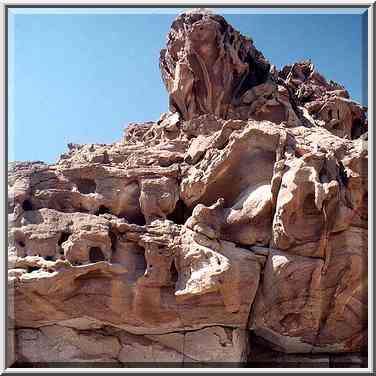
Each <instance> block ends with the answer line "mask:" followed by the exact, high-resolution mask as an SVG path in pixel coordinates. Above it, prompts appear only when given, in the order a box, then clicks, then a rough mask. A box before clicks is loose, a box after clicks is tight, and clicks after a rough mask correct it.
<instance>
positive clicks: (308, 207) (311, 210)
mask: <svg viewBox="0 0 376 376" xmlns="http://www.w3.org/2000/svg"><path fill="white" fill-rule="evenodd" d="M303 213H304V214H305V215H320V214H321V212H320V210H318V209H317V207H316V203H315V195H314V194H313V193H310V194H309V195H307V197H306V198H305V200H304V203H303Z"/></svg>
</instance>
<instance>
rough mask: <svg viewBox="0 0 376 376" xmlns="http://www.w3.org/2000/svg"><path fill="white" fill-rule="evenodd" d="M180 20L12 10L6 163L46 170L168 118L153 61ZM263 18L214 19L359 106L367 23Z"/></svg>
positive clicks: (333, 17)
mask: <svg viewBox="0 0 376 376" xmlns="http://www.w3.org/2000/svg"><path fill="white" fill-rule="evenodd" d="M180 11H181V10H180V9H179V10H178V9H175V10H172V9H169V10H159V12H158V11H154V12H152V13H150V12H151V11H150V10H146V9H144V10H143V11H142V12H143V13H136V14H127V11H126V10H121V13H119V10H117V9H106V10H103V11H96V12H93V10H91V11H88V10H81V11H77V10H75V11H69V10H68V9H65V10H59V11H53V12H51V11H46V10H44V11H43V10H38V9H32V10H31V9H28V10H22V9H18V10H12V11H11V12H10V16H9V34H8V38H9V55H8V59H9V60H8V61H9V76H8V80H9V81H8V85H9V86H8V87H9V103H8V105H9V107H8V108H9V111H8V114H9V128H8V131H9V143H8V145H9V149H8V155H9V160H10V161H12V160H43V161H46V162H49V163H53V162H55V161H56V160H57V158H58V156H59V155H60V154H62V153H64V152H66V151H67V146H66V145H67V143H68V142H73V143H112V142H115V141H118V140H120V138H121V136H122V131H123V128H124V126H126V125H127V124H128V123H129V122H142V121H151V120H157V119H158V118H159V116H160V114H161V113H162V112H165V111H167V109H168V100H167V93H166V90H165V88H164V86H163V83H162V80H161V78H160V73H159V65H158V64H159V51H160V49H161V48H162V47H164V45H165V40H166V34H167V32H168V30H169V28H170V25H171V22H172V21H173V19H174V18H175V17H176V15H177V14H178V13H179V12H180ZM162 12H163V13H162ZM166 12H167V14H166ZM227 12H229V11H227ZM268 12H269V13H266V14H265V11H262V10H261V11H260V10H258V12H256V13H255V12H254V13H245V11H244V10H239V11H234V10H232V11H230V13H229V14H227V13H226V11H223V10H222V11H221V10H220V9H218V10H217V13H222V14H223V15H224V16H225V18H226V19H227V21H228V22H229V23H231V24H232V25H233V26H234V27H235V28H236V29H238V30H239V31H240V32H241V33H243V34H245V35H247V36H250V37H251V38H252V39H253V40H254V42H255V45H256V47H257V48H258V49H259V50H261V51H262V52H263V53H264V55H265V56H266V57H267V58H268V59H269V61H270V62H271V63H272V64H275V65H276V66H277V67H278V68H280V67H282V66H283V65H286V64H291V63H293V62H295V61H298V60H302V59H306V58H310V59H311V60H312V61H313V63H314V64H316V66H317V68H318V69H319V70H320V71H321V72H322V73H323V74H324V76H325V77H326V78H328V79H333V80H335V81H338V82H340V83H342V84H344V85H345V86H346V88H347V89H348V90H349V92H350V95H351V97H352V98H353V99H355V100H357V101H359V102H361V103H363V104H365V105H366V104H367V96H366V92H367V87H366V80H365V79H366V77H364V76H363V79H362V73H366V69H367V66H366V59H367V55H366V54H367V50H366V48H367V34H366V31H367V24H366V22H367V21H366V16H365V15H361V12H359V11H356V12H355V14H354V12H349V11H346V14H338V11H336V13H334V12H332V14H308V12H302V13H293V12H292V11H291V10H289V11H288V12H286V11H284V12H283V13H281V12H276V11H274V12H270V11H268ZM257 13H264V14H257ZM329 13H330V12H329ZM351 13H353V14H351ZM364 78H365V79H364Z"/></svg>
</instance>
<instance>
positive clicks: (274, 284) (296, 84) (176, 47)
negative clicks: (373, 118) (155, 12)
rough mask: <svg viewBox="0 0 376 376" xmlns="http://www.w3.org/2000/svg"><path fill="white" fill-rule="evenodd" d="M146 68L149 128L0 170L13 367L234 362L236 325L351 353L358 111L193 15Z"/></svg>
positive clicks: (308, 349)
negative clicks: (153, 75)
mask: <svg viewBox="0 0 376 376" xmlns="http://www.w3.org/2000/svg"><path fill="white" fill-rule="evenodd" d="M160 67H161V72H162V78H163V80H164V82H165V84H166V87H167V90H168V92H169V96H170V111H169V112H167V113H165V114H162V116H161V117H160V119H159V120H158V121H156V122H149V123H143V124H131V125H129V127H127V128H126V129H125V133H124V136H123V138H122V140H121V141H119V142H117V143H114V144H111V145H103V144H90V145H76V144H69V145H68V147H69V150H68V152H67V153H65V154H63V155H61V157H60V159H59V160H58V161H57V163H56V164H53V165H47V164H45V163H43V162H14V163H11V164H10V165H9V179H8V183H9V187H8V223H9V228H8V234H9V236H8V239H9V253H8V254H9V262H8V267H9V271H8V288H9V299H10V301H9V307H10V309H9V323H10V324H9V328H10V330H9V337H10V340H9V347H10V348H13V349H15V354H14V356H13V357H12V361H15V360H16V361H17V362H19V363H40V364H49V363H51V364H53V363H54V364H58V363H67V362H68V363H75V362H84V363H91V362H92V363H93V364H94V363H95V362H101V363H109V364H110V363H111V364H113V365H114V366H124V365H127V364H128V365H129V364H132V363H142V362H151V363H158V362H159V363H161V362H162V363H163V362H167V363H174V364H178V365H183V364H184V363H190V362H198V363H199V364H206V363H211V362H212V363H229V364H230V363H231V364H234V365H239V364H243V363H245V362H247V358H248V356H249V354H250V352H251V353H252V339H251V340H249V337H250V334H251V333H252V336H255V335H256V336H257V337H258V338H260V339H262V340H263V341H264V342H265V343H267V345H268V346H269V348H270V349H272V350H273V351H279V352H283V353H301V354H306V353H316V352H317V353H326V354H327V353H334V354H335V353H347V352H359V351H364V350H366V348H367V280H368V279H367V254H368V248H367V228H368V215H367V214H368V190H367V187H368V167H367V162H368V153H367V118H366V108H365V107H363V106H361V105H359V104H358V103H356V102H354V101H352V100H350V99H349V94H348V93H347V91H346V90H345V89H344V88H343V87H342V86H341V85H339V84H337V83H334V82H333V81H326V79H325V78H324V77H323V76H322V75H320V74H319V73H318V72H317V71H316V70H315V68H314V66H313V65H312V63H311V62H309V61H305V62H300V63H297V64H293V65H292V66H286V67H284V68H283V69H282V70H281V71H278V70H277V69H276V68H275V67H274V66H272V65H270V64H269V62H268V61H267V60H266V58H264V56H263V55H262V53H261V52H259V51H258V50H257V49H256V47H255V45H254V43H253V42H252V41H251V40H250V39H249V38H246V37H244V36H242V35H241V34H240V33H239V32H238V31H236V30H234V29H233V28H232V27H231V26H230V25H229V24H227V22H226V21H225V19H224V18H223V17H221V16H217V15H212V14H208V13H206V12H201V11H193V12H189V13H184V14H182V15H180V16H179V17H178V18H177V19H176V20H175V21H174V23H173V25H172V27H171V31H170V33H169V34H168V38H167V47H166V49H164V50H162V51H161V58H160ZM252 338H253V337H252ZM256 346H257V344H256ZM304 359H305V358H304Z"/></svg>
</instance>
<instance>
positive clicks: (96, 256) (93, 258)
mask: <svg viewBox="0 0 376 376" xmlns="http://www.w3.org/2000/svg"><path fill="white" fill-rule="evenodd" d="M89 259H90V262H99V261H104V260H105V257H104V254H103V252H102V250H101V249H100V248H99V247H91V248H90V251H89Z"/></svg>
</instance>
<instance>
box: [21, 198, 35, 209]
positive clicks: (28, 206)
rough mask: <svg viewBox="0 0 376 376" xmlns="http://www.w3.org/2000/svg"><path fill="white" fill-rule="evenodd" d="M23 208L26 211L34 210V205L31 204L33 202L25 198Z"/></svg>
mask: <svg viewBox="0 0 376 376" xmlns="http://www.w3.org/2000/svg"><path fill="white" fill-rule="evenodd" d="M22 209H23V210H24V211H30V210H33V205H32V204H31V202H30V201H29V200H25V201H24V202H23V203H22Z"/></svg>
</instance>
